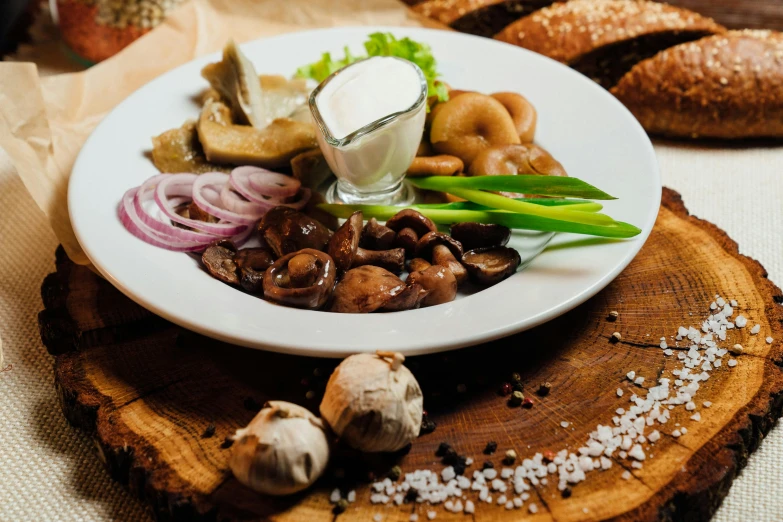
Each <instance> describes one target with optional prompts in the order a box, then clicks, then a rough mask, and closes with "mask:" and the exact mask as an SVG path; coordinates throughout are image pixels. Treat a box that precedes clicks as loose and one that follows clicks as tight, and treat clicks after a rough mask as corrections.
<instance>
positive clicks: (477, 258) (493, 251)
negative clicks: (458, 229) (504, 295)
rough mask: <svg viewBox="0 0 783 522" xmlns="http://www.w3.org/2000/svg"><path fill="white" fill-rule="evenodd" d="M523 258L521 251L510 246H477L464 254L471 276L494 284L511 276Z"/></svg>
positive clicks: (481, 281)
mask: <svg viewBox="0 0 783 522" xmlns="http://www.w3.org/2000/svg"><path fill="white" fill-rule="evenodd" d="M521 262H522V260H521V259H520V257H519V252H517V251H516V250H514V249H513V248H508V247H504V246H501V247H493V248H477V249H475V250H471V251H469V252H466V253H465V255H464V256H462V263H463V264H464V265H465V268H466V269H467V270H468V273H469V274H470V278H471V279H472V280H473V281H475V282H476V283H479V284H482V285H494V284H496V283H499V282H501V281H502V280H504V279H506V278H507V277H509V276H511V274H513V273H514V272H516V271H517V268H519V265H520V263H521Z"/></svg>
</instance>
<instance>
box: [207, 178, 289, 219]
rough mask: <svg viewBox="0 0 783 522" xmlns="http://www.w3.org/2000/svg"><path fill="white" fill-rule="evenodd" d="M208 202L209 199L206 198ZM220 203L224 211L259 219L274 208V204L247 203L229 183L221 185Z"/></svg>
mask: <svg viewBox="0 0 783 522" xmlns="http://www.w3.org/2000/svg"><path fill="white" fill-rule="evenodd" d="M207 200H209V198H207ZM220 202H221V203H222V206H223V207H224V208H226V210H230V211H231V212H236V213H237V214H248V215H256V214H258V217H259V218H260V217H261V216H262V215H264V214H265V213H266V211H267V210H269V209H270V208H272V207H274V206H275V204H274V203H254V202H252V201H248V200H246V199H244V198H243V197H242V195H241V194H238V193H237V192H236V191H234V189H233V188H231V184H230V183H226V184H225V185H223V189H222V190H221V191H220Z"/></svg>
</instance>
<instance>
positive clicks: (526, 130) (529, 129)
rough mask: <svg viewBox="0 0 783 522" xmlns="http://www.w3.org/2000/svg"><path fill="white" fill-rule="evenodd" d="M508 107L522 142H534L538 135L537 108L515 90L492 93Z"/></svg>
mask: <svg viewBox="0 0 783 522" xmlns="http://www.w3.org/2000/svg"><path fill="white" fill-rule="evenodd" d="M491 96H492V97H493V98H495V99H496V100H497V101H499V102H500V103H502V104H503V107H505V108H506V110H507V111H508V113H509V115H510V116H511V120H512V121H513V122H514V126H515V127H516V129H517V134H519V141H521V142H522V143H533V139H534V138H535V136H536V120H537V119H538V116H537V115H536V108H535V107H533V104H532V103H530V102H529V101H527V98H525V97H524V96H522V95H521V94H517V93H515V92H496V93H495V94H492V95H491Z"/></svg>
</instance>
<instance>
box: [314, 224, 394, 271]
mask: <svg viewBox="0 0 783 522" xmlns="http://www.w3.org/2000/svg"><path fill="white" fill-rule="evenodd" d="M363 222H364V219H363V216H362V212H361V211H356V212H354V213H353V214H351V217H349V218H348V219H347V220H346V221H345V223H343V224H342V226H341V227H340V228H338V229H337V232H335V233H334V235H333V236H332V238H331V239H330V240H329V245H328V252H329V255H330V256H332V258H333V259H334V262H335V265H336V266H337V270H338V271H340V272H345V271H347V270H349V269H350V268H354V267H357V266H364V265H374V266H380V267H382V268H385V269H386V270H389V271H390V272H393V273H395V274H399V273H400V272H402V271H403V270H404V269H405V251H404V250H403V249H402V248H395V249H391V250H365V249H364V248H360V247H359V239H360V237H361V234H362V223H363Z"/></svg>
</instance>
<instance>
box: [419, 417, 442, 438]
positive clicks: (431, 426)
mask: <svg viewBox="0 0 783 522" xmlns="http://www.w3.org/2000/svg"><path fill="white" fill-rule="evenodd" d="M437 427H438V425H437V424H435V421H434V420H431V419H430V418H429V416H428V415H423V416H422V418H421V428H420V429H419V436H422V435H427V434H428V433H432V432H433V431H435V428H437Z"/></svg>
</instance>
